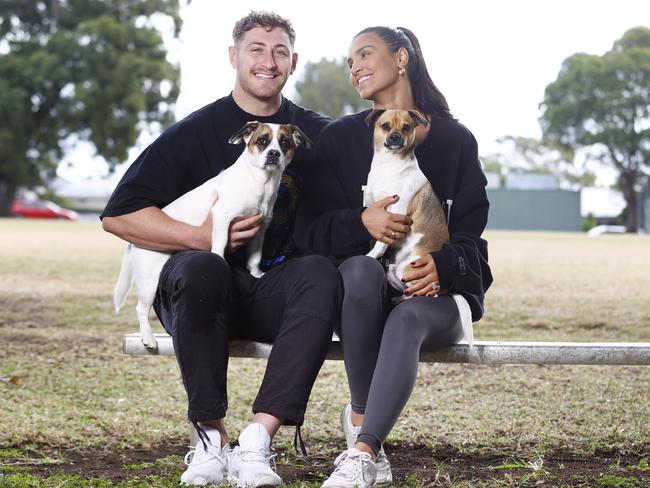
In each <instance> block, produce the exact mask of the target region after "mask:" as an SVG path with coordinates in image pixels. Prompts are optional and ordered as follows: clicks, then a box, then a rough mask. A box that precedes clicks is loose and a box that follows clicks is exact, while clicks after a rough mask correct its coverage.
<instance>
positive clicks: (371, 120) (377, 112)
mask: <svg viewBox="0 0 650 488" xmlns="http://www.w3.org/2000/svg"><path fill="white" fill-rule="evenodd" d="M385 111H386V110H384V109H383V108H376V109H374V110H373V111H372V112H370V113H369V114H368V116H367V117H366V124H368V127H372V126H373V125H375V122H377V119H378V118H379V117H381V114H383V113H384V112H385Z"/></svg>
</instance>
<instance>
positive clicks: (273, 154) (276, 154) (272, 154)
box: [266, 149, 280, 161]
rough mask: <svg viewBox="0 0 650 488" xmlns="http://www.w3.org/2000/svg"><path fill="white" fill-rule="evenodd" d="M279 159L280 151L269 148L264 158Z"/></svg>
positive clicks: (268, 159)
mask: <svg viewBox="0 0 650 488" xmlns="http://www.w3.org/2000/svg"><path fill="white" fill-rule="evenodd" d="M279 159H280V151H278V150H277V149H271V150H270V151H269V152H268V153H266V160H267V161H277V160H279Z"/></svg>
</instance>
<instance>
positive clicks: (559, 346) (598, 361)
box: [124, 333, 650, 366]
mask: <svg viewBox="0 0 650 488" xmlns="http://www.w3.org/2000/svg"><path fill="white" fill-rule="evenodd" d="M155 336H156V340H157V341H158V349H156V350H149V349H146V348H145V347H144V346H143V345H142V341H141V340H140V334H139V333H134V334H126V335H125V336H124V354H128V355H137V356H152V355H154V356H155V355H158V356H173V355H174V346H173V344H172V339H171V337H170V336H169V335H167V334H155ZM271 348H272V345H271V344H266V343H263V342H252V341H232V342H231V343H230V356H231V357H243V358H268V357H269V354H270V352H271ZM327 359H335V360H340V359H343V354H342V351H341V343H340V342H339V340H338V338H336V337H335V338H334V339H333V340H332V343H331V344H330V349H329V353H328V355H327ZM420 362H426V363H472V364H589V365H645V366H647V365H650V342H510V341H475V342H474V347H472V348H470V347H469V345H468V344H466V343H463V342H461V343H459V344H455V345H453V346H449V347H443V348H438V349H433V350H425V351H422V352H421V353H420Z"/></svg>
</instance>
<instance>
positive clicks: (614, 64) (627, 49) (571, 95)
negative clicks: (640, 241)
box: [540, 27, 650, 232]
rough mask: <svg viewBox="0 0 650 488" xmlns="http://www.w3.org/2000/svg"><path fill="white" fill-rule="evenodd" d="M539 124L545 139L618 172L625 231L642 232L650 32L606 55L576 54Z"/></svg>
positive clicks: (648, 163)
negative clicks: (586, 151)
mask: <svg viewBox="0 0 650 488" xmlns="http://www.w3.org/2000/svg"><path fill="white" fill-rule="evenodd" d="M541 108H542V116H541V119H540V123H541V125H542V130H543V133H544V137H545V139H547V140H549V141H553V142H555V143H557V144H559V145H561V146H562V147H564V148H566V149H568V150H571V151H576V150H577V149H580V148H589V150H590V152H591V154H592V156H593V157H595V158H597V159H599V160H600V161H601V162H602V163H604V164H607V165H611V166H613V167H614V168H615V169H616V170H617V172H618V179H617V187H618V188H619V189H620V190H621V192H622V193H623V196H624V198H625V201H626V204H627V213H626V228H627V230H628V232H635V231H636V230H637V190H638V188H639V186H640V185H641V184H642V183H643V181H644V179H645V178H646V177H647V174H648V170H649V169H650V29H648V28H646V27H636V28H634V29H630V30H628V31H627V32H625V33H624V34H623V37H622V38H621V39H618V40H617V41H615V42H614V46H613V47H612V49H611V50H610V51H608V52H607V53H605V54H604V55H602V56H595V55H589V54H582V53H579V54H574V55H573V56H570V57H569V58H567V59H566V60H564V62H563V64H562V68H561V70H560V73H559V75H558V78H557V80H555V81H554V82H553V83H551V84H550V85H548V86H547V87H546V91H545V94H544V101H543V102H542V104H541Z"/></svg>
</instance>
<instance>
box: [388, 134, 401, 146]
mask: <svg viewBox="0 0 650 488" xmlns="http://www.w3.org/2000/svg"><path fill="white" fill-rule="evenodd" d="M388 142H389V143H391V144H402V143H403V142H404V137H402V134H400V133H399V132H397V131H395V132H393V133H392V134H391V135H389V136H388Z"/></svg>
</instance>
